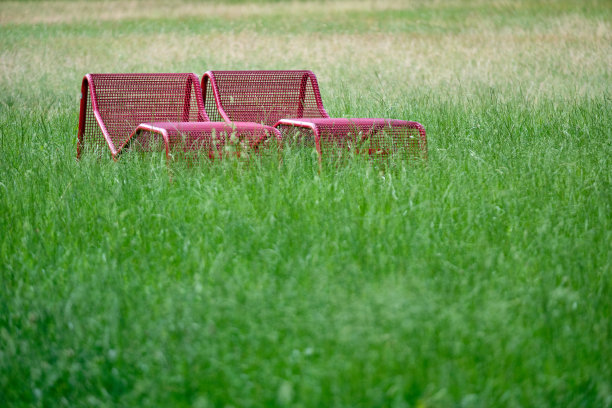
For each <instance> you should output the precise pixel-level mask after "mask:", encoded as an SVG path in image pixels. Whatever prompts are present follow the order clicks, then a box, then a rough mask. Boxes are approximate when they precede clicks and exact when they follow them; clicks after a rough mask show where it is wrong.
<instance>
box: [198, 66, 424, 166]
mask: <svg viewBox="0 0 612 408" xmlns="http://www.w3.org/2000/svg"><path fill="white" fill-rule="evenodd" d="M202 85H203V89H204V92H203V97H204V104H205V106H206V109H207V112H209V113H210V114H212V113H211V112H215V113H214V115H215V116H214V117H215V120H221V119H225V120H230V121H231V120H248V121H253V122H258V123H265V124H268V125H274V126H276V127H277V128H278V129H279V130H280V131H281V134H282V136H283V139H284V141H285V142H295V141H299V142H300V144H301V145H306V146H309V145H310V146H312V145H314V146H315V147H316V149H317V151H318V153H319V154H320V155H330V156H332V155H333V156H346V153H350V154H351V155H352V154H360V155H361V154H365V155H367V156H369V157H372V158H379V159H380V158H387V157H389V156H391V155H394V156H399V157H426V156H427V138H426V135H425V129H424V128H423V126H422V125H421V124H419V123H417V122H408V121H404V120H393V119H340V118H330V117H329V115H328V114H327V112H326V111H325V109H324V108H323V102H322V100H321V94H320V92H319V88H318V84H317V80H316V77H315V75H314V74H313V73H312V72H310V71H209V72H207V73H206V74H204V76H203V78H202Z"/></svg>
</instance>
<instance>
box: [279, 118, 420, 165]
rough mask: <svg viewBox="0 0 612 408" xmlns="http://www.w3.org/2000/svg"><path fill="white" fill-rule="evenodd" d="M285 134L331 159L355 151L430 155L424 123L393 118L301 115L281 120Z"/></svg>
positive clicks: (383, 156) (386, 155) (383, 155)
mask: <svg viewBox="0 0 612 408" xmlns="http://www.w3.org/2000/svg"><path fill="white" fill-rule="evenodd" d="M278 128H279V129H280V130H281V133H282V134H283V135H291V137H292V139H293V140H295V141H298V142H300V143H303V144H306V145H310V144H312V145H314V146H315V148H316V149H317V151H318V152H319V153H320V154H321V156H322V157H326V158H328V159H330V160H337V159H343V158H346V157H350V156H353V155H360V156H367V157H368V158H370V159H373V160H387V159H389V158H390V157H394V158H396V159H397V158H405V159H409V158H415V157H426V155H427V140H426V136H425V129H424V128H423V126H422V125H421V124H420V123H417V122H408V121H404V120H391V119H341V118H326V119H322V118H300V119H298V120H281V121H280V122H279V125H278Z"/></svg>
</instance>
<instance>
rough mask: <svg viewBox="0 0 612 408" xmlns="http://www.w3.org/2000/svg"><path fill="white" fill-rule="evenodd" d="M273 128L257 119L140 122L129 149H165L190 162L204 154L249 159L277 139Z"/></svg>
mask: <svg viewBox="0 0 612 408" xmlns="http://www.w3.org/2000/svg"><path fill="white" fill-rule="evenodd" d="M275 132H276V129H274V128H270V127H264V126H261V125H259V124H257V123H241V122H235V123H232V124H227V123H223V122H221V123H219V122H199V123H198V122H195V123H189V122H178V123H172V122H161V123H159V122H154V123H143V124H141V125H140V126H139V127H138V129H137V130H136V132H135V134H134V136H133V137H132V138H131V139H130V142H129V149H131V150H137V151H147V152H148V151H166V154H167V155H168V158H172V159H181V160H186V161H187V163H189V164H195V163H198V162H201V160H202V159H203V158H204V159H208V160H217V159H221V158H224V157H236V158H238V159H240V160H242V161H249V160H250V159H251V158H253V157H254V156H261V155H265V154H267V153H269V152H270V151H271V150H270V147H271V146H270V144H269V143H268V142H269V141H270V140H276V139H277V138H276V137H271V136H276V135H274V133H275ZM123 150H124V149H122V151H123Z"/></svg>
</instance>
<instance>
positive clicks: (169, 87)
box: [77, 74, 208, 155]
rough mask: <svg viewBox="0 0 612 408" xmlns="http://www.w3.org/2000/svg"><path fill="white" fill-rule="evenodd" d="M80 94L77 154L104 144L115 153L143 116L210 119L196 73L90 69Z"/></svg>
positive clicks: (169, 119) (153, 119) (167, 119)
mask: <svg viewBox="0 0 612 408" xmlns="http://www.w3.org/2000/svg"><path fill="white" fill-rule="evenodd" d="M81 98H83V100H82V101H81V118H80V124H79V146H78V153H77V154H79V155H80V153H81V151H82V150H83V149H86V150H89V149H98V150H102V149H105V148H106V147H107V146H108V148H110V150H111V153H112V154H113V155H115V154H117V152H118V150H119V148H120V147H121V146H122V145H123V144H124V143H125V142H126V141H127V139H128V137H129V135H130V134H131V133H132V132H133V131H134V129H136V127H137V126H138V125H139V124H140V123H143V122H161V121H164V122H193V121H208V117H207V116H206V113H205V111H204V106H203V104H202V96H201V89H200V86H199V82H198V78H197V77H196V76H195V75H194V74H89V75H86V76H85V78H84V79H83V87H82V94H81ZM96 116H97V118H96Z"/></svg>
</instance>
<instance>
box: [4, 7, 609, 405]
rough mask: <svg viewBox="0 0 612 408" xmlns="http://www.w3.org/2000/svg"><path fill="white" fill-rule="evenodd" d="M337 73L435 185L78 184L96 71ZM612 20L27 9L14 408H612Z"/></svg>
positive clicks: (21, 59)
mask: <svg viewBox="0 0 612 408" xmlns="http://www.w3.org/2000/svg"><path fill="white" fill-rule="evenodd" d="M209 69H311V70H313V71H314V72H315V73H316V74H317V75H318V78H319V81H320V86H321V90H322V93H323V100H324V102H325V104H326V107H327V109H328V111H329V112H330V113H331V114H332V116H347V117H359V116H364V117H367V116H373V117H393V118H399V119H407V120H416V121H419V122H421V123H422V124H423V125H424V126H425V128H426V130H427V134H428V143H429V160H428V163H427V165H426V166H419V165H417V166H415V165H410V164H401V163H400V164H399V165H398V166H397V167H395V168H393V169H389V170H383V171H381V170H380V169H378V168H376V167H373V166H371V165H369V164H367V163H362V162H358V161H355V162H353V163H350V164H348V165H346V166H341V167H336V168H324V169H323V171H321V172H320V173H319V172H318V171H317V166H316V160H315V159H314V157H312V156H311V155H309V154H305V155H299V154H292V153H291V152H288V153H287V154H286V157H285V160H284V161H283V163H282V165H281V166H279V165H278V163H265V162H264V163H261V164H260V165H255V166H253V167H250V168H245V167H244V166H237V165H235V164H232V163H229V162H227V163H224V164H220V165H213V166H206V167H203V168H198V169H190V170H181V169H178V168H177V169H175V170H174V173H173V174H172V182H170V181H169V175H168V170H167V168H166V165H165V162H164V160H163V158H160V157H153V158H150V159H147V158H142V157H140V158H139V157H131V156H129V155H125V156H124V157H123V158H122V159H121V160H120V161H119V162H113V161H112V160H110V159H108V160H107V159H103V160H98V159H96V158H95V157H89V156H87V157H85V158H84V159H83V160H82V161H80V162H77V161H76V160H75V152H76V140H75V139H76V127H77V122H78V98H79V93H80V81H81V79H82V77H83V75H84V74H85V73H88V72H143V71H144V72H164V71H174V72H195V73H196V74H198V75H201V74H202V73H203V72H204V71H206V70H209ZM611 74H612V4H611V3H610V2H609V1H604V0H602V1H579V0H576V1H563V0H560V1H535V0H533V1H530V0H517V1H502V0H497V1H484V0H465V1H458V0H455V1H452V0H449V1H432V2H430V1H424V0H423V1H405V2H399V1H390V0H384V1H381V2H366V1H357V0H351V1H342V2H298V3H283V2H278V3H277V2H274V3H265V2H262V3H249V4H240V3H239V2H231V3H229V4H217V3H181V4H174V5H167V4H166V3H165V2H161V1H159V2H157V1H128V2H114V1H110V2H100V3H97V2H85V1H81V2H73V1H61V2H38V1H33V2H4V1H3V2H0V406H7V407H13V406H15V407H20V406H40V407H49V406H70V407H77V406H87V407H93V406H100V407H104V406H125V407H135V406H167V407H230V406H233V407H250V406H279V407H281V406H295V407H324V406H330V407H332V406H333V407H378V406H390V407H419V408H425V407H493V406H500V407H519V406H534V407H535V406H537V407H610V406H612V159H611V157H612V130H611V129H612V78H611Z"/></svg>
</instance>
